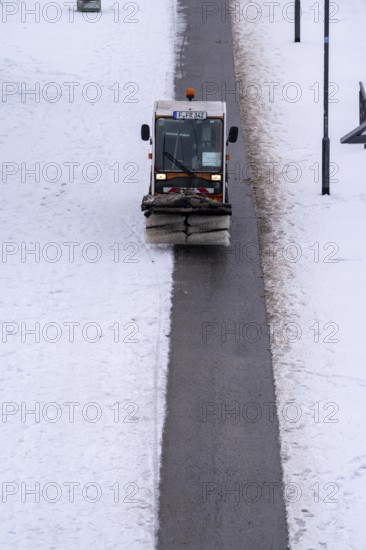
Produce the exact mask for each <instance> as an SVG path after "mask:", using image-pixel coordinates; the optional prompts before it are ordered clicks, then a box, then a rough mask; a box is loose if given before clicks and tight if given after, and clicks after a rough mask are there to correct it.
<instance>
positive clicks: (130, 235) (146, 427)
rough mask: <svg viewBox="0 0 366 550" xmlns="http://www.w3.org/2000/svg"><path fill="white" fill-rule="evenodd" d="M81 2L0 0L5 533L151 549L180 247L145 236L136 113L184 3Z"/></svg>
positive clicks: (139, 116) (155, 80) (165, 94)
mask: <svg viewBox="0 0 366 550" xmlns="http://www.w3.org/2000/svg"><path fill="white" fill-rule="evenodd" d="M75 8H76V2H72V3H67V2H65V3H62V2H60V3H59V4H56V3H52V2H51V3H46V2H45V1H44V0H43V1H41V2H40V3H39V2H28V1H27V3H25V2H3V3H2V4H0V19H1V21H2V22H1V39H0V41H1V59H0V74H1V77H0V81H1V82H0V83H1V86H2V89H1V92H2V102H1V109H0V146H1V174H2V186H1V189H2V193H1V205H0V210H1V242H2V264H1V266H2V267H1V287H0V288H1V290H0V301H1V311H2V316H1V329H2V342H1V348H0V351H1V365H2V368H1V372H2V374H1V387H2V424H1V426H2V429H1V435H0V445H1V447H2V467H1V484H2V485H1V488H2V499H1V518H2V521H1V527H0V546H1V548H6V549H7V550H24V549H25V548H32V549H34V550H51V549H54V550H56V549H59V550H74V549H76V548H78V549H80V550H89V549H90V548H98V549H102V548H103V549H108V550H111V549H117V548H121V549H122V548H128V549H129V550H137V549H138V550H141V549H145V548H146V549H149V550H151V549H152V548H153V546H154V529H155V527H156V525H155V522H156V496H157V495H156V491H155V487H156V482H157V475H158V458H159V452H160V451H159V446H160V435H161V421H162V417H163V411H164V393H165V375H166V365H167V353H168V338H167V336H168V333H169V330H170V329H169V311H170V293H171V274H172V262H173V260H172V253H171V250H170V249H168V248H166V247H146V246H145V245H144V244H143V227H144V222H143V216H142V215H141V213H140V211H139V205H140V201H141V198H142V195H143V194H144V193H145V192H146V191H147V186H148V178H149V162H148V160H147V154H148V151H149V147H148V145H146V144H143V143H142V142H141V140H140V125H141V123H143V122H150V119H151V113H152V107H153V101H154V99H155V98H158V97H161V98H169V97H172V95H173V75H174V36H175V32H176V28H175V27H176V25H175V8H174V2H172V1H171V0H160V1H159V3H152V2H150V1H147V0H137V2H123V1H116V2H114V3H112V2H110V3H108V2H106V3H103V12H102V15H101V17H99V16H98V15H97V14H92V15H88V16H87V15H83V14H81V13H77V12H76V11H75ZM31 9H33V10H36V11H35V13H34V14H32V13H30V11H29V10H31ZM32 90H33V93H32ZM32 250H33V252H32ZM32 331H33V332H32ZM32 410H35V413H32V412H30V411H32ZM27 411H28V412H27ZM32 491H33V493H32Z"/></svg>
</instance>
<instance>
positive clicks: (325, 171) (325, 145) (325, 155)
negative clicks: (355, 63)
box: [322, 0, 330, 195]
mask: <svg viewBox="0 0 366 550" xmlns="http://www.w3.org/2000/svg"><path fill="white" fill-rule="evenodd" d="M329 166H330V140H329V0H324V132H323V142H322V195H330V190H329V173H330V169H329Z"/></svg>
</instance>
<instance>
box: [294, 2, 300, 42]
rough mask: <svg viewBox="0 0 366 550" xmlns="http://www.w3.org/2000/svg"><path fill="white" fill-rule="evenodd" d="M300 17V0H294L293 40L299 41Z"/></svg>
mask: <svg viewBox="0 0 366 550" xmlns="http://www.w3.org/2000/svg"><path fill="white" fill-rule="evenodd" d="M300 19H301V5H300V0H295V42H300Z"/></svg>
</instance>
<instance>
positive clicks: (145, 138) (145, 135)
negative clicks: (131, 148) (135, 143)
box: [141, 124, 150, 141]
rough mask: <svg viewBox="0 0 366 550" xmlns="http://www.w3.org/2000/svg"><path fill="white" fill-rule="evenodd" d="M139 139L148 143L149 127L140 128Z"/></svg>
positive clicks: (144, 125)
mask: <svg viewBox="0 0 366 550" xmlns="http://www.w3.org/2000/svg"><path fill="white" fill-rule="evenodd" d="M141 139H142V140H143V141H149V139H150V126H149V125H148V124H143V125H142V126H141Z"/></svg>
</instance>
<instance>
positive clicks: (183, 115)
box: [173, 111, 207, 120]
mask: <svg viewBox="0 0 366 550" xmlns="http://www.w3.org/2000/svg"><path fill="white" fill-rule="evenodd" d="M173 117H174V118H175V119H177V120H205V119H206V118H207V113H206V112H205V111H174V112H173Z"/></svg>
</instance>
